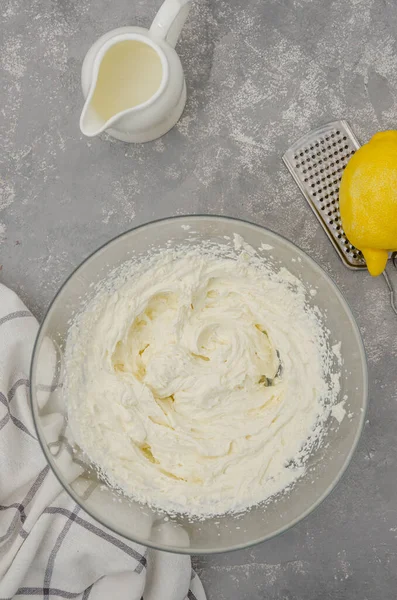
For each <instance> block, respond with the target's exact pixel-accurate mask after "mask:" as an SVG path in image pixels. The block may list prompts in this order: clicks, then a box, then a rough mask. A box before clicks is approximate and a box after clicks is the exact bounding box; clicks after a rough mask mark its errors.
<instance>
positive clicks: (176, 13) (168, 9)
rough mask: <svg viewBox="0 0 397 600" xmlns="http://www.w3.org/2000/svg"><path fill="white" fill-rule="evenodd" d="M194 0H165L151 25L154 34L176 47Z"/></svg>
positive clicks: (151, 31)
mask: <svg viewBox="0 0 397 600" xmlns="http://www.w3.org/2000/svg"><path fill="white" fill-rule="evenodd" d="M191 4H192V0H165V2H163V4H162V5H161V6H160V8H159V11H158V13H157V15H156V16H155V17H154V21H153V23H152V25H151V27H150V30H149V31H150V33H151V34H153V36H155V37H157V38H160V39H162V40H165V41H166V42H167V43H168V44H169V45H170V46H172V47H173V48H174V47H175V45H176V43H177V41H178V38H179V35H180V33H181V31H182V27H183V26H184V24H185V21H186V19H187V16H188V14H189V11H190V7H191Z"/></svg>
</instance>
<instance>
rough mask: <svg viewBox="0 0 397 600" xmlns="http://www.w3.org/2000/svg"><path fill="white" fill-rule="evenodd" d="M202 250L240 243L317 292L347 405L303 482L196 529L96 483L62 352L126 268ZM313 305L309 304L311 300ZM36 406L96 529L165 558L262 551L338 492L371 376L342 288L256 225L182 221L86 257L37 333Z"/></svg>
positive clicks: (46, 439)
mask: <svg viewBox="0 0 397 600" xmlns="http://www.w3.org/2000/svg"><path fill="white" fill-rule="evenodd" d="M192 232H194V238H195V240H196V241H200V240H211V241H215V242H224V239H225V237H224V236H229V237H233V234H234V233H237V234H239V235H241V236H242V237H243V238H244V240H245V241H246V242H247V243H249V244H250V245H251V246H253V247H254V248H255V249H258V248H260V246H261V244H266V245H268V246H271V247H272V250H271V252H269V254H271V255H272V257H273V259H274V260H275V261H276V262H277V263H279V264H281V265H284V266H286V267H287V268H288V269H289V271H290V272H291V273H292V274H293V275H295V276H296V277H298V278H299V279H300V280H302V281H303V282H304V283H305V284H307V286H308V289H310V288H316V289H317V294H316V296H315V298H313V299H312V300H310V299H309V302H313V304H314V305H317V306H318V307H319V308H320V310H321V312H322V314H323V315H324V322H325V325H326V327H328V329H329V330H330V332H331V333H330V343H331V344H334V343H337V342H341V355H342V359H343V368H342V376H341V390H340V400H341V399H342V398H343V397H347V400H346V404H345V409H346V412H347V413H348V414H349V418H344V419H343V420H342V422H341V424H340V426H339V427H333V426H332V423H333V424H334V423H335V419H333V417H330V420H329V426H328V423H327V430H326V439H325V442H324V443H323V444H322V445H321V446H320V447H319V448H317V449H316V450H314V451H313V452H312V454H311V455H310V458H309V461H308V468H307V470H306V474H305V475H304V476H302V477H301V478H300V479H299V480H298V481H297V482H296V484H295V485H294V486H293V487H292V489H291V490H290V491H289V492H288V493H284V494H281V495H279V496H278V497H277V501H270V502H269V503H267V504H266V505H262V506H261V505H258V506H255V507H253V508H251V509H249V510H247V511H246V512H244V513H242V514H241V515H238V516H232V515H230V514H228V515H224V516H220V517H219V516H218V517H214V518H208V519H205V520H203V521H192V520H189V519H188V518H187V517H183V516H180V517H175V516H167V515H165V514H164V513H161V512H157V511H155V510H153V509H151V508H149V507H148V506H145V505H141V504H138V503H137V502H134V501H131V500H130V499H126V498H123V497H121V496H120V495H119V494H117V493H116V492H114V491H112V490H111V489H110V488H109V487H107V486H106V485H105V484H104V483H103V482H102V481H100V480H99V479H98V477H97V474H96V471H95V470H94V469H92V468H91V467H90V465H89V464H87V463H85V462H84V460H82V458H81V456H77V455H76V454H75V453H74V452H73V448H72V446H71V440H70V439H68V434H67V431H68V430H67V419H66V411H65V406H64V403H63V400H62V381H63V377H64V366H63V351H64V348H65V342H66V336H67V332H68V327H69V323H70V320H71V319H72V318H73V316H74V315H75V314H76V313H79V312H80V311H81V310H82V308H83V305H84V300H85V299H86V296H87V292H89V290H90V289H93V287H94V285H95V284H96V283H97V282H99V281H100V280H102V279H104V277H106V274H107V273H109V272H110V271H112V270H113V269H115V268H116V267H118V266H119V265H121V264H122V263H123V262H125V261H126V260H128V259H130V258H132V257H134V256H137V255H140V254H142V253H143V254H145V253H146V252H148V251H149V250H150V249H153V248H156V247H158V248H164V247H165V246H168V247H169V246H170V244H171V246H172V244H180V243H181V242H184V241H185V240H186V239H187V238H191V237H192ZM308 296H309V298H310V295H309V294H308ZM30 381H31V403H32V410H33V416H34V421H35V426H36V429H37V434H38V438H39V440H40V443H41V446H42V448H43V451H44V454H45V455H46V458H47V460H48V462H49V464H50V466H51V468H52V469H53V471H54V473H55V475H56V476H57V478H58V479H59V481H60V483H61V484H62V485H63V487H64V488H65V490H66V491H67V492H68V493H69V494H70V495H71V496H72V498H73V499H74V500H75V501H76V502H77V503H78V504H79V505H80V506H81V507H82V508H83V509H84V510H85V511H87V513H89V514H90V515H91V516H92V517H93V518H95V519H96V520H97V521H99V523H101V524H102V525H105V526H106V527H108V528H109V529H111V530H113V531H114V532H116V533H118V534H120V535H121V536H124V537H125V538H127V539H129V540H131V541H134V542H137V543H140V544H143V545H147V546H151V547H154V548H157V549H160V550H167V551H171V552H179V553H192V554H201V553H203V554H205V553H214V552H224V551H227V550H233V549H238V548H245V547H247V546H250V545H253V544H257V543H258V542H262V541H264V540H267V539H269V538H271V537H273V536H275V535H277V534H279V533H281V532H283V531H285V530H286V529H288V528H290V527H292V526H293V525H295V524H296V523H297V522H298V521H300V520H301V519H303V518H304V517H305V516H306V515H308V514H309V513H310V512H311V511H312V510H313V509H314V508H315V507H316V506H318V505H319V504H320V502H321V501H322V500H323V499H324V498H325V497H326V496H327V495H328V494H329V493H330V491H331V490H332V489H333V488H334V487H335V485H336V484H337V482H338V481H339V479H340V477H341V476H342V474H343V472H344V471H345V469H346V467H347V465H348V463H349V461H350V459H351V457H352V454H353V452H354V449H355V448H356V445H357V442H358V440H359V437H360V433H361V430H362V428H363V423H364V420H365V412H366V405H367V369H366V360H365V353H364V348H363V344H362V341H361V337H360V333H359V330H358V327H357V325H356V323H355V320H354V318H353V316H352V314H351V311H350V309H349V307H348V305H347V303H346V301H345V300H344V298H343V297H342V295H341V293H340V292H339V290H338V288H337V287H336V285H335V284H334V283H333V282H332V281H331V279H330V278H329V277H328V275H326V273H325V272H324V271H323V270H322V269H321V268H320V267H319V266H318V264H317V263H316V262H314V261H313V260H312V259H311V258H309V257H308V256H307V255H306V254H305V253H304V252H302V250H300V249H299V248H297V247H296V246H295V245H294V244H292V243H291V242H289V241H288V240H286V239H284V238H282V237H280V236H279V235H277V234H275V233H273V232H272V231H269V230H267V229H264V228H262V227H259V226H257V225H254V224H251V223H247V222H245V221H240V220H236V219H231V218H226V217H215V216H186V217H175V218H169V219H164V220H161V221H155V222H152V223H148V224H146V225H142V226H140V227H137V228H135V229H132V230H130V231H127V232H126V233H124V234H122V235H120V236H118V237H117V238H115V239H113V240H112V241H110V242H108V243H107V244H105V245H104V246H102V247H101V248H99V250H97V251H96V252H94V254H92V255H91V256H90V257H88V258H87V259H86V260H85V261H84V262H83V263H82V264H81V265H80V266H79V267H78V268H77V269H76V270H75V271H74V272H73V273H72V274H71V275H70V277H69V278H68V279H67V280H66V282H65V283H64V284H63V286H62V287H61V289H60V290H59V292H58V294H57V295H56V297H55V298H54V300H53V302H52V303H51V305H50V307H49V309H48V311H47V314H46V316H45V318H44V321H43V323H42V325H41V327H40V330H39V333H38V336H37V340H36V344H35V348H34V352H33V358H32V365H31V377H30Z"/></svg>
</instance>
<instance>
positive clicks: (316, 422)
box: [65, 247, 338, 516]
mask: <svg viewBox="0 0 397 600" xmlns="http://www.w3.org/2000/svg"><path fill="white" fill-rule="evenodd" d="M251 254H252V253H251ZM115 281H116V283H115V284H112V285H111V286H110V289H109V286H105V287H104V289H102V290H101V289H100V291H99V292H98V293H97V294H96V296H95V297H94V299H93V300H91V301H90V303H89V304H88V306H87V307H86V309H85V310H84V312H83V313H81V314H80V315H79V316H78V317H77V318H76V320H75V322H74V323H73V325H72V327H71V330H70V332H69V336H68V343H67V351H66V372H67V382H66V386H65V395H66V402H67V405H68V415H69V425H70V427H71V430H72V432H73V435H74V438H75V440H76V442H77V444H78V445H79V446H80V447H81V449H82V450H83V451H84V452H85V453H86V454H87V455H88V457H89V458H90V459H91V460H92V461H93V462H94V463H95V464H96V465H97V466H98V468H99V469H100V471H101V473H102V474H103V475H104V476H105V478H106V480H107V481H108V482H109V483H110V484H111V485H112V486H115V487H117V488H118V489H121V490H122V491H123V492H124V493H125V494H127V495H129V496H132V497H133V498H134V499H136V500H138V501H141V502H145V503H148V504H150V505H152V506H155V507H157V508H160V509H164V510H166V511H178V512H183V513H187V514H190V515H197V516H206V515H214V514H223V513H225V512H229V511H240V510H243V509H246V508H247V507H249V506H251V505H253V504H256V503H258V502H261V501H263V500H265V499H268V498H269V497H271V496H273V495H275V494H277V493H278V492H280V491H282V490H284V489H285V488H287V487H288V486H290V485H291V484H292V483H293V482H294V481H295V480H296V479H297V478H298V477H299V476H301V475H302V474H303V473H304V471H305V461H306V459H307V457H308V455H309V453H310V448H311V445H312V444H313V443H314V442H315V441H316V442H318V439H319V436H321V433H322V431H323V425H324V422H325V420H326V419H327V417H328V415H329V412H330V406H331V405H332V404H333V402H334V400H335V398H336V395H337V392H338V389H337V387H338V386H337V377H336V378H335V375H333V377H332V378H329V377H328V375H329V369H330V368H331V363H332V360H331V359H330V350H329V348H328V344H327V339H326V333H325V330H324V328H323V327H322V325H321V322H320V320H319V316H318V312H316V311H315V310H314V309H310V308H309V307H308V306H307V304H306V300H305V294H306V290H305V288H304V286H303V284H302V283H300V282H299V281H298V280H297V279H296V278H294V277H293V276H292V275H291V274H290V273H289V272H288V271H287V270H286V269H281V270H279V271H278V272H277V271H276V270H275V269H272V268H270V266H269V265H268V264H267V262H266V260H265V259H264V258H258V257H254V256H252V255H250V254H249V253H247V252H246V251H245V250H244V248H243V249H242V250H241V249H239V251H238V252H232V251H231V250H230V248H229V250H228V253H227V252H225V250H224V249H223V251H222V250H220V251H219V252H215V251H213V250H212V251H211V252H209V251H204V250H203V248H200V247H196V248H193V249H189V250H186V249H181V250H179V251H178V250H172V251H171V250H165V251H163V252H161V253H159V254H157V255H156V256H154V257H152V258H150V259H147V260H143V261H141V262H140V263H139V264H131V266H129V267H125V266H124V268H123V274H122V275H120V276H118V278H116V279H115ZM331 381H332V383H331Z"/></svg>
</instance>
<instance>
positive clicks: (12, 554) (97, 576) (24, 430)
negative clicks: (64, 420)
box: [0, 284, 205, 600]
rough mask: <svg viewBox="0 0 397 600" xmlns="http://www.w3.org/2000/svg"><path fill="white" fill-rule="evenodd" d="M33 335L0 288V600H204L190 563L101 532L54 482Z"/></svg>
mask: <svg viewBox="0 0 397 600" xmlns="http://www.w3.org/2000/svg"><path fill="white" fill-rule="evenodd" d="M37 330H38V324H37V321H36V319H35V318H34V317H33V316H32V314H31V313H30V312H29V311H28V310H27V309H26V307H25V305H24V304H23V303H22V302H21V300H20V299H19V298H18V296H17V295H16V294H14V292H12V291H11V290H9V289H8V288H6V287H5V286H4V285H1V284H0V600H6V599H7V600H8V599H9V598H28V597H29V598H31V597H36V598H43V600H44V599H45V600H52V599H59V598H76V599H80V598H81V599H83V600H87V599H88V598H89V599H90V600H109V598H115V599H117V600H123V599H124V598H125V599H127V598H128V599H129V600H141V599H142V598H143V599H144V600H185V599H188V600H205V593H204V590H203V587H202V585H201V582H200V580H199V578H198V577H197V576H196V575H195V573H194V572H193V571H192V569H191V561H190V557H189V556H183V555H177V554H169V553H167V552H159V551H155V550H150V549H149V550H148V549H147V548H145V547H143V546H140V545H138V544H134V543H132V542H128V541H127V540H126V539H124V538H122V537H121V536H119V535H117V534H115V533H113V532H112V531H110V530H109V529H106V528H104V527H102V526H100V525H99V524H98V523H97V522H96V521H95V520H94V519H92V518H91V517H90V516H89V515H88V514H87V513H85V512H84V510H82V509H81V508H80V507H79V506H78V505H77V504H76V503H75V502H74V501H73V499H72V498H71V497H70V496H69V495H68V494H67V493H66V492H65V491H64V490H63V488H62V487H61V485H60V483H59V482H58V480H57V479H56V478H55V476H54V475H53V473H52V471H51V470H50V468H49V466H48V464H47V463H46V460H45V457H44V455H43V452H42V450H41V448H40V446H39V443H38V441H37V438H36V432H35V430H34V425H33V421H32V416H31V411H30V406H29V396H28V386H29V379H28V378H29V367H30V359H31V354H32V349H33V344H34V340H35V337H36V334H37Z"/></svg>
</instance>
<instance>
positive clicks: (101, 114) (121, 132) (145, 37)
mask: <svg viewBox="0 0 397 600" xmlns="http://www.w3.org/2000/svg"><path fill="white" fill-rule="evenodd" d="M190 5H191V0H165V2H164V3H163V5H162V6H161V8H160V10H159V12H158V13H157V15H156V17H155V19H154V21H153V23H152V25H151V27H150V29H149V30H147V29H143V28H142V27H120V28H119V29H114V30H113V31H110V32H109V33H106V34H105V35H103V36H102V37H101V38H100V39H99V40H98V41H97V42H95V44H94V45H93V46H92V47H91V48H90V50H89V51H88V53H87V55H86V57H85V59H84V62H83V67H82V76H81V80H82V87H83V94H84V97H85V99H86V101H85V104H84V108H83V112H82V114H81V117H80V129H81V131H82V133H83V134H84V135H87V136H90V137H92V136H95V135H98V134H99V133H101V132H103V131H106V132H107V133H108V134H109V135H111V136H113V137H115V138H117V139H119V140H123V141H124V142H149V141H150V140H154V139H156V138H158V137H160V136H162V135H164V134H165V133H166V132H167V131H168V130H169V129H171V127H173V126H174V125H175V123H176V122H177V121H178V119H179V117H180V116H181V114H182V111H183V108H184V106H185V103H186V84H185V78H184V75H183V70H182V65H181V61H180V60H179V57H178V55H177V53H176V52H175V50H174V46H175V44H176V42H177V40H178V37H179V34H180V32H181V29H182V27H183V25H184V23H185V20H186V17H187V15H188V13H189V10H190Z"/></svg>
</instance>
